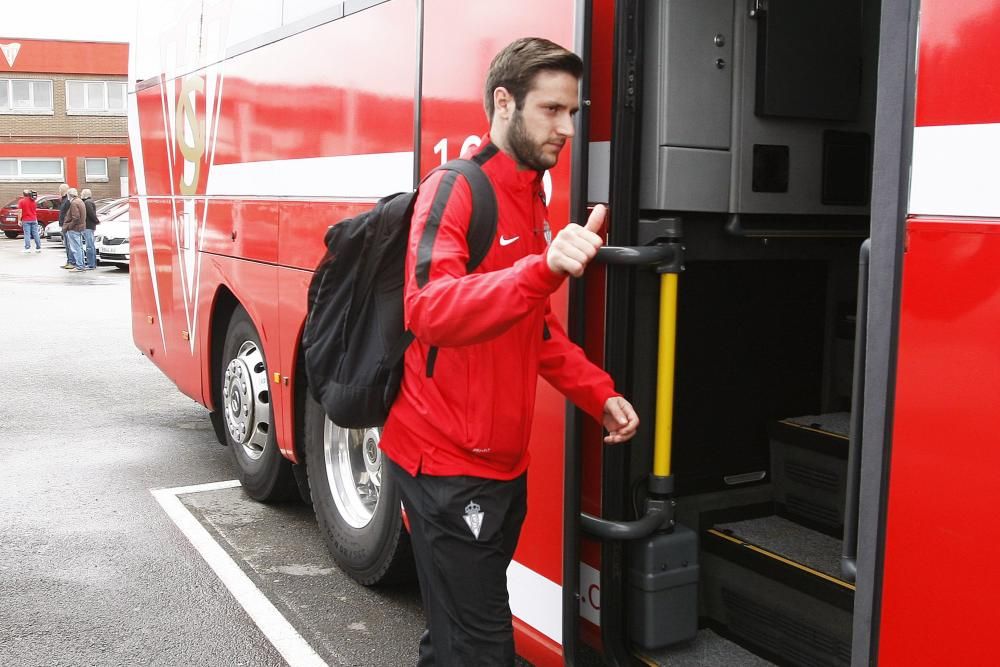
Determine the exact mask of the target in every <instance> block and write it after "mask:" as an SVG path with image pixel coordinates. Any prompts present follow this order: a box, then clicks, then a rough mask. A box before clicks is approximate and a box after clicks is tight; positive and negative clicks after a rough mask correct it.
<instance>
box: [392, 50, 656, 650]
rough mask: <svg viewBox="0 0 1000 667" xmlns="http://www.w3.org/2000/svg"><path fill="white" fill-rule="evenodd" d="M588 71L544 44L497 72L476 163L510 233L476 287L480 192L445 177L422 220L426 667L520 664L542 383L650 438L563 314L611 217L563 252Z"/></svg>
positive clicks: (402, 406) (423, 205) (608, 421)
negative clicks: (473, 259)
mask: <svg viewBox="0 0 1000 667" xmlns="http://www.w3.org/2000/svg"><path fill="white" fill-rule="evenodd" d="M582 71H583V63H582V62H581V61H580V58H579V57H578V56H576V55H575V54H573V53H572V52H570V51H567V50H566V49H563V48H562V47H560V46H558V45H556V44H554V43H552V42H550V41H548V40H544V39H537V38H526V39H520V40H517V41H515V42H513V43H512V44H510V45H508V46H507V47H505V48H504V49H503V50H502V51H501V52H500V53H498V54H497V56H496V57H495V58H494V59H493V62H492V64H491V65H490V71H489V74H488V76H487V81H486V87H485V106H486V113H487V117H488V118H489V119H490V132H489V134H487V135H485V136H484V137H483V139H482V142H481V145H480V146H479V148H478V149H475V150H474V151H471V152H470V154H469V155H466V156H465V157H468V158H470V159H472V160H473V161H475V162H478V163H479V164H480V166H481V167H482V169H483V171H484V172H485V174H486V175H487V177H488V178H489V180H490V182H491V184H492V185H493V189H494V192H495V194H496V199H497V229H496V235H495V237H494V242H493V245H492V247H491V248H490V250H489V252H488V253H487V254H486V257H485V258H484V260H483V261H482V263H481V264H480V265H479V266H478V267H477V268H476V269H475V270H474V271H473V272H472V273H470V274H466V262H467V260H468V258H469V248H468V243H467V240H466V231H467V229H468V225H469V217H470V213H471V207H472V197H471V190H470V188H469V185H468V183H467V182H466V181H465V180H464V178H462V177H461V176H459V175H458V174H457V173H455V172H451V171H441V172H436V173H434V174H432V175H431V176H430V178H428V179H427V180H426V181H425V182H424V184H423V185H422V186H421V188H420V193H419V195H418V197H417V201H416V205H415V208H414V213H413V219H412V224H411V230H410V241H409V251H408V253H407V258H406V285H405V288H404V314H405V319H406V326H407V328H408V329H409V330H410V331H412V332H413V334H414V335H415V337H416V339H415V341H414V343H413V344H412V345H410V347H409V348H408V349H407V352H406V356H405V358H404V373H403V381H402V386H401V388H400V392H399V396H398V397H397V399H396V401H395V403H394V404H393V407H392V410H391V412H390V414H389V418H388V421H387V422H386V425H385V429H384V430H383V433H382V440H381V447H382V449H383V451H384V452H385V454H386V455H387V457H388V458H389V459H390V460H389V462H388V464H387V468H388V472H389V475H390V476H391V478H392V480H393V481H394V482H395V483H396V484H398V488H399V489H400V491H401V495H402V497H403V503H404V505H405V507H406V510H407V516H408V518H409V523H410V533H411V541H412V544H413V551H414V556H415V559H416V564H417V570H418V575H419V578H420V589H421V592H422V596H423V603H424V611H425V613H426V616H427V628H428V629H427V632H425V633H424V636H423V638H422V639H421V642H420V660H419V664H421V665H425V664H436V665H513V664H514V641H513V628H512V623H511V613H510V607H509V605H508V598H507V575H506V573H507V567H508V566H509V565H510V561H511V558H512V557H513V554H514V549H515V547H516V546H517V540H518V536H519V534H520V530H521V525H522V523H523V521H524V517H525V514H526V512H527V480H526V477H527V468H528V461H529V457H528V451H527V446H528V439H529V436H530V427H531V421H532V414H533V412H534V406H535V387H536V384H537V378H538V376H539V375H541V376H542V377H544V378H545V379H546V380H547V381H548V382H549V383H550V384H552V385H553V386H554V387H555V388H556V389H558V390H559V391H561V392H562V393H563V394H565V395H566V396H567V397H568V398H570V399H571V400H572V401H573V402H574V403H575V404H576V405H577V406H579V407H580V408H581V409H582V410H584V411H585V412H587V413H588V414H590V415H591V416H592V417H594V418H595V419H597V420H598V421H600V422H601V423H603V425H604V427H605V428H606V429H607V430H608V432H609V435H608V436H607V437H606V438H605V441H606V442H609V443H618V442H624V441H626V440H628V439H629V438H631V437H632V436H633V435H634V434H635V431H636V428H637V427H638V424H639V419H638V417H637V416H636V414H635V411H634V410H633V409H632V406H631V405H630V404H629V402H628V401H626V400H625V399H624V398H622V397H621V396H620V395H618V394H617V393H616V392H615V389H614V383H613V381H612V380H611V378H610V377H609V376H608V374H607V373H605V372H604V371H603V370H601V369H600V368H598V367H597V366H595V365H594V364H592V363H591V362H590V361H589V360H588V359H587V358H586V357H585V355H584V353H583V351H582V350H581V349H580V348H579V347H578V346H576V345H575V344H573V343H572V342H570V340H569V339H568V337H567V336H566V333H565V332H564V331H563V329H562V327H561V326H560V324H559V322H558V320H557V319H556V317H555V316H554V315H553V314H552V312H551V311H550V309H549V295H550V294H552V293H553V292H554V291H556V289H558V288H559V286H560V285H561V284H562V283H563V281H564V280H565V278H566V276H567V275H572V276H575V277H579V276H580V275H582V274H583V271H584V269H585V268H586V266H587V263H588V262H589V261H590V260H592V259H593V258H594V255H595V254H596V253H597V250H598V248H600V247H601V244H602V238H601V237H600V236H598V233H597V232H599V231H600V229H601V226H602V225H603V223H604V217H605V209H604V207H603V206H598V207H596V208H595V209H594V211H593V213H592V215H591V216H590V219H589V220H588V221H587V224H586V226H580V225H567V226H566V227H565V228H564V229H563V230H562V231H560V232H559V234H558V235H557V236H556V238H555V239H554V240H552V242H551V244H550V243H548V240H547V236H548V235H549V231H548V212H547V209H546V204H545V196H544V192H543V189H542V175H543V173H544V171H545V170H547V169H550V168H552V167H553V166H555V164H556V161H557V160H558V158H559V153H560V151H561V150H562V148H563V147H564V146H565V144H566V142H567V141H569V139H570V138H571V137H572V136H573V133H574V131H573V116H574V114H575V113H576V111H577V109H578V108H579V101H578V98H579V92H578V89H579V87H578V83H579V78H580V75H581V73H582Z"/></svg>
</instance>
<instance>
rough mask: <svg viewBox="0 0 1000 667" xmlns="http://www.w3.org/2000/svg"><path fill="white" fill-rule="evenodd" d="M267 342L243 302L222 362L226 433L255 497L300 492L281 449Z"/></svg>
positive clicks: (232, 321) (269, 498) (243, 480)
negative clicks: (261, 341)
mask: <svg viewBox="0 0 1000 667" xmlns="http://www.w3.org/2000/svg"><path fill="white" fill-rule="evenodd" d="M268 378H269V373H268V369H267V360H266V359H265V357H264V348H263V346H262V345H261V343H260V336H259V335H258V334H257V329H256V328H255V327H254V325H253V322H252V321H251V320H250V316H249V315H248V314H247V311H246V310H245V309H244V308H243V307H242V306H237V307H236V310H235V311H233V316H232V318H231V319H230V320H229V326H228V328H227V330H226V340H225V343H224V344H223V348H222V361H221V366H220V368H219V382H220V389H221V391H220V393H219V396H220V401H219V408H220V410H221V412H222V416H223V424H224V428H223V431H224V434H223V435H224V437H225V440H226V444H227V445H228V446H229V449H230V451H231V452H232V456H233V460H234V461H235V463H236V467H237V469H238V470H239V478H240V483H241V484H242V485H243V488H244V489H245V490H246V492H247V495H249V496H250V497H251V498H253V499H254V500H258V501H261V502H265V503H266V502H278V501H283V500H289V499H291V498H294V497H295V495H294V494H295V480H294V478H293V476H292V464H291V461H289V460H288V459H286V458H285V457H284V456H283V455H282V454H281V450H279V449H278V437H277V433H276V429H275V428H274V420H273V417H272V411H271V386H270V383H269V382H268Z"/></svg>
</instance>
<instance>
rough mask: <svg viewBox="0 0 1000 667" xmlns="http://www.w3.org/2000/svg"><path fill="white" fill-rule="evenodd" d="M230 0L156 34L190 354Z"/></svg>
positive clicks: (193, 10) (210, 3)
mask: <svg viewBox="0 0 1000 667" xmlns="http://www.w3.org/2000/svg"><path fill="white" fill-rule="evenodd" d="M231 6H232V1H231V0H206V1H205V2H203V3H191V4H190V5H189V7H188V10H187V11H184V12H181V15H182V16H184V17H185V21H184V22H183V23H180V24H178V25H176V26H174V27H173V29H171V30H167V31H165V32H164V33H162V35H161V44H160V47H161V54H162V55H161V57H162V61H161V66H162V68H163V70H162V71H163V72H164V82H163V84H162V87H161V92H162V96H161V101H162V103H163V117H164V121H165V127H164V130H165V137H166V141H167V168H168V172H169V178H170V195H171V199H170V201H171V213H170V215H171V218H172V221H171V222H172V225H171V231H172V232H173V238H172V239H171V241H172V244H173V245H174V247H175V248H176V249H177V252H176V258H177V268H178V273H179V275H178V276H177V278H179V281H178V282H179V283H180V288H181V289H180V290H179V291H180V292H181V294H182V296H183V298H184V314H185V316H186V318H187V320H186V324H187V327H186V330H187V331H188V332H189V338H188V340H189V341H190V346H191V353H192V354H193V353H194V351H195V349H196V342H195V341H196V340H197V330H198V309H197V308H196V303H197V298H198V296H197V295H198V291H199V282H200V278H201V256H200V254H199V252H198V251H199V249H200V247H201V241H202V239H201V236H202V230H203V229H204V227H205V224H206V222H207V215H208V208H209V201H208V199H207V198H206V197H205V195H206V189H207V187H208V174H209V172H210V170H211V168H212V162H213V159H214V153H215V150H214V147H215V139H216V136H217V130H218V124H219V113H218V110H219V105H220V104H221V98H222V83H223V78H224V77H223V76H222V67H223V65H222V61H223V56H224V55H225V47H226V39H227V33H228V28H229V20H230V11H229V10H230V9H231Z"/></svg>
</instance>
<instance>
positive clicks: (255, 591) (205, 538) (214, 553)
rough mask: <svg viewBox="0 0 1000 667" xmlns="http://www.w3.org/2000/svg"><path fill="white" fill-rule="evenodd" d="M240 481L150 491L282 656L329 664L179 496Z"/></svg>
mask: <svg viewBox="0 0 1000 667" xmlns="http://www.w3.org/2000/svg"><path fill="white" fill-rule="evenodd" d="M239 485H240V482H239V480H235V479H233V480H229V481H227V482H214V483H211V484H199V485H197V486H180V487H176V488H173V489H151V490H150V493H152V494H153V497H154V498H156V501H157V502H158V503H160V506H162V507H163V510H164V511H165V512H166V513H167V516H169V517H170V519H171V520H172V521H173V522H174V523H175V524H177V527H178V528H180V529H181V532H182V533H184V535H185V536H186V537H187V538H188V540H189V541H190V542H191V544H192V545H193V546H194V548H195V549H197V550H198V553H200V554H201V557H202V558H204V559H205V562H206V563H208V565H209V567H211V568H212V569H213V570H214V571H215V573H216V574H217V575H218V576H219V579H220V580H222V583H223V584H225V586H226V588H228V589H229V592H230V593H232V594H233V597H235V598H236V601H237V602H239V603H240V604H241V605H242V606H243V608H244V609H245V610H246V612H247V613H248V614H249V615H250V618H252V619H253V622H254V623H256V624H257V627H259V628H260V629H261V631H262V632H263V633H264V636H266V637H267V638H268V640H270V642H271V643H272V644H273V645H274V648H276V649H277V650H278V652H279V653H280V654H281V657H283V658H284V659H285V661H286V662H288V664H289V666H290V667H325V666H326V662H325V661H324V660H323V659H322V658H321V657H319V655H318V654H317V653H316V651H314V650H313V649H312V647H311V646H309V644H308V642H306V640H305V639H303V638H302V635H300V634H299V633H298V632H297V631H296V630H295V628H294V627H292V624H291V623H289V622H288V621H287V620H286V619H285V617H284V616H282V615H281V612H279V611H278V610H277V609H276V608H275V606H274V605H273V604H271V601H270V600H268V599H267V596H265V595H264V594H263V593H262V592H261V591H260V589H259V588H257V586H255V585H254V583H253V581H251V580H250V577H248V576H247V575H246V574H245V573H244V572H243V570H242V569H240V566H239V565H237V564H236V561H234V560H233V559H232V558H231V557H230V556H229V554H228V553H226V550H225V549H223V548H222V547H221V546H219V544H218V543H217V542H216V541H215V540H214V539H212V536H211V535H210V534H209V532H208V531H207V530H205V527H204V526H202V525H201V524H200V523H199V522H198V519H196V518H195V517H194V515H193V514H191V512H190V511H189V510H188V508H187V507H185V506H184V503H182V502H181V501H180V498H178V496H180V495H184V494H188V493H201V492H204V491H218V490H220V489H231V488H233V487H237V486H239Z"/></svg>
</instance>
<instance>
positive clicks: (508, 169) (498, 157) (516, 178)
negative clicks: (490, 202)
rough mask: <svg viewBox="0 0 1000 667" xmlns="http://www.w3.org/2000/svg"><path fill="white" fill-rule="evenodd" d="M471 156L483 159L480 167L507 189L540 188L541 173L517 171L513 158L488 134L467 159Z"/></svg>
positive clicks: (529, 170) (528, 170) (530, 170)
mask: <svg viewBox="0 0 1000 667" xmlns="http://www.w3.org/2000/svg"><path fill="white" fill-rule="evenodd" d="M473 156H475V157H480V156H481V158H485V159H484V160H482V161H481V162H480V165H481V166H483V167H484V168H485V169H486V170H487V171H489V172H490V175H491V176H492V177H493V178H494V179H496V180H497V181H499V182H500V183H503V184H504V185H506V186H508V187H514V188H516V189H519V190H520V189H524V188H528V187H532V186H535V187H541V184H542V172H540V171H535V170H534V169H519V168H518V166H517V162H516V161H515V160H514V158H512V157H511V156H510V155H508V154H507V153H505V152H504V151H502V150H500V149H499V148H498V147H497V145H496V144H494V143H493V141H492V140H491V139H490V134H489V132H487V133H486V134H484V135H483V137H482V140H481V142H480V144H479V148H477V149H476V150H475V151H473V152H472V153H471V155H469V157H473ZM487 165H489V166H487Z"/></svg>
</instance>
